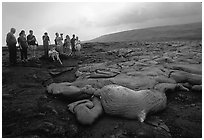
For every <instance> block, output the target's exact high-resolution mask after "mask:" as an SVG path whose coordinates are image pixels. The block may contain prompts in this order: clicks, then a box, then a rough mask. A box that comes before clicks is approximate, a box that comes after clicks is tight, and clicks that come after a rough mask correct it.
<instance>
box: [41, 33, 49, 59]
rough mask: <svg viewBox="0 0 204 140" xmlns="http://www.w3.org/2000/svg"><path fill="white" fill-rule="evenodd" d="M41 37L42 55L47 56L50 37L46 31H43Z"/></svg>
mask: <svg viewBox="0 0 204 140" xmlns="http://www.w3.org/2000/svg"><path fill="white" fill-rule="evenodd" d="M42 39H43V47H44V55H45V57H46V58H48V51H49V43H50V38H49V36H48V33H47V32H45V33H44V35H43V37H42Z"/></svg>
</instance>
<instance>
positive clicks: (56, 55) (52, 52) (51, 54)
mask: <svg viewBox="0 0 204 140" xmlns="http://www.w3.org/2000/svg"><path fill="white" fill-rule="evenodd" d="M55 49H56V47H55V46H54V47H52V48H51V49H50V50H49V52H48V54H49V57H51V58H52V60H53V61H55V58H56V59H57V60H58V61H59V62H60V64H61V65H62V61H61V60H60V58H59V52H57V51H56V50H55Z"/></svg>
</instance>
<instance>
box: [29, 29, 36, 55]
mask: <svg viewBox="0 0 204 140" xmlns="http://www.w3.org/2000/svg"><path fill="white" fill-rule="evenodd" d="M29 33H30V34H29V35H28V36H27V41H28V46H29V48H30V49H31V55H32V57H33V58H35V57H36V49H37V46H38V43H37V40H36V38H35V36H34V35H33V31H32V30H30V31H29Z"/></svg>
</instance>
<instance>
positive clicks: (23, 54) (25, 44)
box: [18, 30, 28, 63]
mask: <svg viewBox="0 0 204 140" xmlns="http://www.w3.org/2000/svg"><path fill="white" fill-rule="evenodd" d="M18 44H19V47H20V51H21V61H22V62H23V63H25V62H27V61H28V60H27V49H28V42H27V40H26V34H25V31H24V30H22V31H21V32H20V33H19V37H18Z"/></svg>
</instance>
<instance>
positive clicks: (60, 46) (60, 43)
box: [55, 33, 63, 53]
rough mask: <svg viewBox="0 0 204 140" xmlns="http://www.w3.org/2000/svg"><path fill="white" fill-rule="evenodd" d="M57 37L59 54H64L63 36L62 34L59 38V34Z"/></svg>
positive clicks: (56, 43) (56, 42)
mask: <svg viewBox="0 0 204 140" xmlns="http://www.w3.org/2000/svg"><path fill="white" fill-rule="evenodd" d="M55 35H56V37H55V45H56V46H57V47H56V50H57V51H58V52H59V53H62V52H63V42H62V41H63V34H62V33H61V34H60V36H59V33H55Z"/></svg>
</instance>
